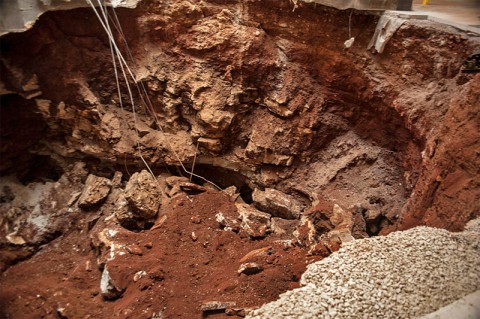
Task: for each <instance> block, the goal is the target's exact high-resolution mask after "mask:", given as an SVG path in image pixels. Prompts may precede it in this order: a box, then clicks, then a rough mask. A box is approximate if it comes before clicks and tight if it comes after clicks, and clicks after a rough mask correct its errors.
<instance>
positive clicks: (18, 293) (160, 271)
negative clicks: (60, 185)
mask: <svg viewBox="0 0 480 319" xmlns="http://www.w3.org/2000/svg"><path fill="white" fill-rule="evenodd" d="M107 205H108V204H107ZM162 211H163V212H164V214H165V215H164V216H166V220H165V222H164V223H163V224H162V226H161V227H159V228H157V229H154V230H146V231H142V232H138V233H134V232H128V231H125V230H123V231H122V230H121V229H119V228H116V229H118V231H119V232H118V233H117V234H116V235H115V239H114V240H115V241H116V242H118V243H119V245H122V244H124V245H126V247H127V248H126V251H127V253H126V254H124V255H119V256H116V257H115V259H114V260H112V261H111V262H109V263H108V268H109V271H110V273H111V274H112V276H114V277H115V278H116V279H117V280H119V282H120V284H119V285H121V286H122V288H123V289H125V292H124V294H123V296H122V298H121V299H119V300H116V301H103V298H102V295H101V294H100V291H99V282H100V281H99V280H100V275H101V272H100V270H99V269H98V267H97V256H96V254H95V252H94V251H93V250H92V248H91V242H90V237H89V236H88V234H89V233H90V234H94V233H95V231H101V230H103V229H104V228H105V227H107V226H106V225H105V222H103V221H99V222H98V223H97V224H96V225H95V227H94V228H93V229H92V230H90V231H89V229H88V223H86V222H80V223H78V224H77V225H75V226H74V227H73V229H71V230H70V231H69V232H68V233H66V234H64V235H63V236H62V237H61V238H58V239H56V240H54V241H52V242H51V243H50V244H49V245H48V246H46V247H45V248H43V249H42V250H41V251H40V252H39V253H37V254H36V255H35V256H34V257H32V258H30V259H29V260H27V261H25V262H22V263H20V264H18V265H17V266H14V267H12V268H10V269H9V270H8V271H6V272H5V273H3V275H2V279H1V285H2V294H1V300H0V303H1V305H2V307H1V308H2V317H6V318H18V316H19V315H20V316H21V317H23V318H41V317H48V318H52V317H53V318H54V317H56V316H59V315H58V312H59V310H58V309H61V310H60V311H61V316H63V317H67V318H86V317H88V318H111V317H120V318H127V317H128V318H151V317H155V316H156V315H157V317H158V318H160V317H161V316H163V317H162V318H175V317H178V318H200V317H202V315H201V314H202V311H201V310H200V307H201V305H202V304H203V303H206V302H210V301H220V302H234V303H235V304H236V306H234V307H232V308H239V309H242V308H245V307H253V306H258V305H260V304H262V303H264V302H267V301H270V300H274V299H275V298H276V297H277V296H278V295H279V294H280V293H281V292H284V291H287V290H289V289H293V288H295V287H297V286H298V281H299V280H300V276H301V274H302V273H303V272H304V271H305V269H306V264H307V260H309V261H311V260H312V258H311V257H310V258H307V256H306V252H305V251H304V250H302V249H300V248H298V247H293V245H292V244H291V243H285V242H283V241H281V240H280V238H278V237H277V238H276V237H275V236H269V237H268V238H267V239H264V240H250V239H249V237H248V235H245V234H244V233H234V232H232V231H224V230H221V229H220V228H219V225H218V222H217V221H216V220H215V214H216V213H218V212H220V211H221V212H223V213H225V214H229V213H232V211H235V206H234V205H233V203H232V202H231V201H230V200H229V199H228V198H227V196H226V195H224V194H223V193H220V192H216V191H208V192H206V193H203V194H199V195H194V196H188V197H187V196H186V195H181V196H179V197H177V198H175V200H173V201H172V202H171V203H170V204H169V205H167V207H165V208H162ZM96 215H97V213H89V214H87V216H86V219H89V218H93V217H95V216H96ZM114 229H115V228H114ZM192 233H194V234H195V239H192ZM265 247H267V249H268V253H267V252H266V253H264V254H262V255H260V256H253V257H251V258H247V259H246V261H248V262H256V263H257V264H258V265H260V266H261V267H262V268H263V271H261V272H260V273H258V274H253V275H245V274H241V275H239V274H238V273H237V270H238V269H239V266H240V264H241V263H242V262H240V260H241V259H242V257H244V256H245V255H246V254H247V253H249V252H250V251H252V250H257V249H260V248H265ZM142 271H144V272H146V274H145V276H144V277H141V278H140V279H138V280H136V279H135V280H134V276H135V274H137V273H139V272H142ZM27 274H28V275H27ZM26 276H27V277H28V280H25V279H26ZM212 314H213V315H214V316H212V317H215V318H217V317H218V318H221V317H223V316H222V315H220V314H215V313H214V312H213V313H212ZM157 317H156V318H157Z"/></svg>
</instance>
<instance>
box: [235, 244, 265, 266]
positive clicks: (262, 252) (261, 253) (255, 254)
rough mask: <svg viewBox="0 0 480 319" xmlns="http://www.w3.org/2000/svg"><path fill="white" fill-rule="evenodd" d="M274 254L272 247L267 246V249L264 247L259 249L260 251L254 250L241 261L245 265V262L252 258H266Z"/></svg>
mask: <svg viewBox="0 0 480 319" xmlns="http://www.w3.org/2000/svg"><path fill="white" fill-rule="evenodd" d="M271 253H272V246H266V247H263V248H259V249H254V250H252V251H250V252H249V253H247V254H246V255H245V256H243V257H242V259H240V262H241V263H243V262H246V261H248V260H250V259H252V258H255V257H258V256H266V255H270V254H271Z"/></svg>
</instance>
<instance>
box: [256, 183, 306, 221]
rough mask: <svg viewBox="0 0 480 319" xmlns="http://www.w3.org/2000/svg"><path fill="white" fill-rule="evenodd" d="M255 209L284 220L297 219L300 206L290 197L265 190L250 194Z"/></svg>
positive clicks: (272, 190) (270, 189) (273, 190)
mask: <svg viewBox="0 0 480 319" xmlns="http://www.w3.org/2000/svg"><path fill="white" fill-rule="evenodd" d="M252 197H253V202H254V204H255V207H257V208H258V209H260V210H262V211H264V212H268V213H269V214H271V215H272V216H275V217H281V218H284V219H298V218H299V217H300V215H301V211H302V208H303V207H302V205H301V204H300V203H299V202H298V201H297V200H296V199H295V198H294V197H293V196H290V195H287V194H285V193H282V192H280V191H277V190H275V189H273V188H267V189H265V191H261V190H259V189H255V190H254V191H253V194H252Z"/></svg>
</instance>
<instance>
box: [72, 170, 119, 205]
mask: <svg viewBox="0 0 480 319" xmlns="http://www.w3.org/2000/svg"><path fill="white" fill-rule="evenodd" d="M111 187H112V182H111V181H110V180H109V179H108V178H105V177H99V176H95V175H93V174H90V175H88V177H87V180H86V181H85V187H84V188H83V191H82V194H81V195H80V198H79V199H78V207H80V208H83V209H88V208H91V207H93V206H96V205H98V204H100V203H101V202H102V201H103V200H104V199H105V198H106V197H107V196H108V194H109V193H110V188H111Z"/></svg>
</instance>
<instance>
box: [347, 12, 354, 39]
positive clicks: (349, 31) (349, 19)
mask: <svg viewBox="0 0 480 319" xmlns="http://www.w3.org/2000/svg"><path fill="white" fill-rule="evenodd" d="M352 13H353V9H352V10H351V11H350V16H349V17H348V38H349V39H351V38H352V30H351V26H352Z"/></svg>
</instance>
